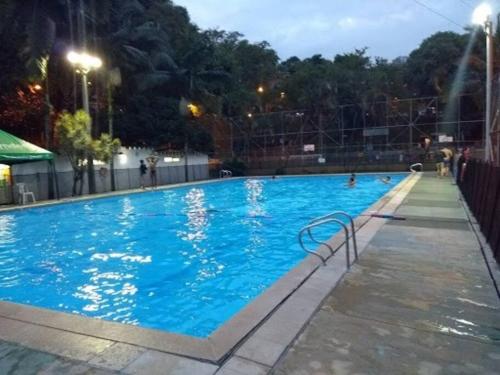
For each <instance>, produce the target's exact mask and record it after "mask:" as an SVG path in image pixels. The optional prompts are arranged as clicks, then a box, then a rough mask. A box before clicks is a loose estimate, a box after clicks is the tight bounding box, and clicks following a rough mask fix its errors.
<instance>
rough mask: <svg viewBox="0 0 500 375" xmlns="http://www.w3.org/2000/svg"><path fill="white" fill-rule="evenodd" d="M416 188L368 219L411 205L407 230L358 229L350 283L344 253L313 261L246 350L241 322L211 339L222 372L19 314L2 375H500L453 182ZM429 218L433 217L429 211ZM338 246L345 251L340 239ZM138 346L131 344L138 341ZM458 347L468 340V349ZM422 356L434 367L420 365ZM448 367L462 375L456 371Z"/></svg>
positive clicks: (487, 306) (8, 333)
mask: <svg viewBox="0 0 500 375" xmlns="http://www.w3.org/2000/svg"><path fill="white" fill-rule="evenodd" d="M418 178H419V176H416V175H414V176H412V177H410V178H409V179H407V180H406V181H405V182H404V184H402V185H401V186H400V187H399V188H398V189H396V190H394V191H392V192H391V193H390V194H388V196H386V197H384V199H382V201H381V202H378V203H377V204H375V205H374V206H373V207H371V208H370V209H373V210H377V211H379V212H381V213H392V212H394V210H395V209H397V208H398V207H399V206H400V205H401V203H403V204H402V205H401V207H400V208H399V211H398V213H399V214H400V213H401V211H404V212H405V215H407V216H409V217H410V218H411V220H408V221H407V222H400V223H399V224H400V225H392V224H394V223H395V222H390V224H391V225H385V224H388V223H387V221H386V220H383V219H367V218H366V217H365V218H359V220H357V227H358V228H359V227H361V228H360V229H359V230H358V232H357V233H358V242H359V246H360V249H361V250H366V251H365V252H363V256H362V257H361V258H360V262H359V263H357V264H356V265H355V266H354V267H353V268H352V269H351V272H350V273H348V274H347V276H345V278H344V279H343V280H342V276H343V274H344V272H345V255H344V252H343V251H342V249H341V251H339V252H338V253H337V255H336V256H335V257H333V258H331V259H330V260H329V261H328V264H327V266H325V267H322V266H321V267H320V266H319V264H318V261H317V259H314V258H313V257H308V258H306V262H304V266H303V268H304V267H305V268H306V271H307V269H309V271H308V272H309V274H310V276H308V277H307V278H306V279H305V281H304V277H303V276H304V273H303V272H300V270H295V269H294V270H293V271H292V272H290V274H288V275H287V279H286V280H285V282H283V283H281V284H278V285H277V286H276V287H275V289H277V290H275V291H277V292H278V293H279V292H280V290H281V293H282V294H281V295H287V294H286V293H288V292H287V289H289V288H290V285H295V291H294V292H293V293H292V294H290V295H288V297H286V298H285V300H284V301H282V302H281V303H280V304H279V305H278V306H277V307H276V308H275V309H274V311H273V313H272V314H269V315H268V316H267V317H266V318H265V320H264V322H263V323H262V322H261V324H260V325H258V326H257V327H256V328H254V329H253V330H251V332H250V333H249V334H246V335H244V337H245V338H244V339H242V338H241V337H240V335H241V334H242V331H241V330H238V329H236V327H237V325H238V324H240V323H242V324H243V325H245V324H244V323H245V316H243V317H242V318H241V320H240V321H239V322H238V321H236V322H233V325H232V327H229V328H231V329H228V330H226V332H224V335H220V336H219V337H215V338H213V339H215V341H217V342H216V343H215V344H216V345H213V346H212V347H211V348H212V353H208V352H207V356H209V357H211V358H218V360H217V361H216V362H213V363H208V362H206V361H204V362H203V361H198V360H194V359H190V358H186V357H182V356H178V355H173V354H170V353H168V350H161V351H159V350H154V349H152V348H151V347H144V346H141V345H134V344H130V343H128V342H120V341H113V340H107V339H105V338H101V337H99V335H98V332H94V333H95V334H96V336H97V337H96V336H94V335H93V336H87V335H85V334H84V333H83V331H85V326H83V327H82V328H81V329H80V331H79V332H80V333H78V332H74V329H72V327H69V326H67V330H65V329H54V328H50V325H49V326H47V325H48V324H49V323H50V317H51V316H50V314H49V316H48V317H47V319H46V320H44V319H43V312H41V311H40V315H41V316H42V317H40V318H38V323H37V324H35V325H33V324H27V323H26V322H25V321H23V319H24V320H25V319H26V317H23V315H22V314H19V313H17V314H16V312H15V307H13V311H12V313H11V314H10V315H9V314H7V316H5V315H4V317H3V318H0V339H3V340H5V341H4V342H3V343H0V373H6V374H17V373H19V374H30V373H33V374H35V373H43V374H58V373H64V374H66V373H71V374H84V373H95V374H109V373H115V372H120V373H127V374H200V375H203V374H218V375H238V374H239V375H241V374H266V373H269V372H272V371H275V372H276V373H279V374H294V373H296V374H316V373H317V374H321V373H326V374H329V373H337V372H338V371H340V372H338V373H351V372H352V373H355V372H365V373H392V372H394V373H416V372H418V370H419V369H420V370H422V373H433V372H432V371H434V370H439V369H448V370H457V369H458V370H459V371H460V370H462V369H463V368H465V369H467V371H469V372H470V373H477V370H478V369H481V370H483V369H484V370H485V371H483V372H485V373H488V371H489V372H490V373H495V372H494V371H495V370H496V369H497V368H500V351H499V346H498V345H499V344H498V341H499V338H498V335H499V332H500V331H499V324H498V320H499V319H498V316H499V306H498V299H494V298H496V295H494V292H493V289H492V288H493V287H492V285H491V282H490V280H489V279H488V274H487V271H486V268H485V267H484V262H483V263H481V262H482V259H481V258H480V257H479V256H478V254H477V253H478V252H479V250H478V247H477V242H475V238H474V237H473V235H472V233H471V232H470V231H469V230H468V229H467V227H464V223H465V214H464V211H463V208H461V206H460V204H459V205H458V206H457V205H456V204H455V203H456V202H458V201H457V199H456V197H457V191H456V188H455V187H452V186H451V184H450V181H448V180H437V179H435V178H434V179H430V178H427V177H425V178H423V179H421V180H419V179H418ZM415 184H416V186H414V185H415ZM436 187H439V189H436ZM410 190H411V192H410V194H409V195H408V196H407V194H408V192H409V191H410ZM439 202H441V204H439ZM443 202H444V203H443ZM434 203H435V204H434ZM428 206H429V207H432V209H433V210H434V212H433V213H432V214H429V212H428V211H426V210H425V208H426V207H428ZM370 209H369V210H370ZM440 210H441V211H440ZM454 210H455V211H454ZM429 216H431V217H432V218H431V220H438V221H440V223H441V227H439V228H440V229H436V225H433V223H432V221H431V222H430V225H427V226H426V223H427V222H428V220H429V219H428V217H429ZM456 226H458V227H456ZM466 229H467V230H466ZM339 241H340V242H339ZM332 243H334V244H337V247H338V246H340V245H339V243H341V236H336V237H334V238H333V239H332ZM402 244H404V245H402ZM322 251H325V249H322ZM479 255H480V253H479ZM311 270H312V274H311ZM302 271H304V270H302ZM339 282H340V284H339V285H338V286H337V284H338V283H339ZM422 285H424V286H425V288H421V286H422ZM335 286H337V287H336V288H335ZM422 289H424V290H422ZM332 290H333V291H332ZM283 293H284V294H283ZM325 299H326V300H325ZM261 302H262V301H261ZM267 302H269V300H268V301H267ZM261 305H262V303H261ZM441 306H442V308H441V309H439V307H441ZM456 309H459V310H456ZM254 310H255V311H256V310H258V309H256V308H254ZM462 310H463V311H464V312H463V313H457V311H462ZM33 311H36V310H33ZM251 313H252V309H250V310H248V311H247V315H251ZM460 314H462V315H460ZM384 319H385V320H384ZM495 319H496V320H495ZM35 320H36V319H35ZM70 320H71V319H70ZM69 323H71V321H70V322H69ZM246 323H248V322H246ZM469 323H471V324H472V325H471V324H469ZM304 327H305V329H304ZM94 328H96V327H94ZM233 331H234V332H233ZM300 332H302V334H301V335H300V336H299V334H300ZM457 332H458V333H457ZM136 333H139V331H136ZM233 333H234V334H233ZM495 335H496V336H495ZM130 336H133V335H129V337H127V339H128V341H132V342H134V340H135V339H137V337H135V338H134V337H130ZM298 336H299V339H298V341H295V342H294V340H295V339H296V337H298ZM180 339H181V341H182V338H180ZM213 339H212V341H213ZM158 340H159V341H161V337H158ZM209 340H210V339H209ZM455 340H461V341H460V342H459V343H460V345H461V348H462V349H460V348H457V347H456V345H457V342H455ZM138 342H141V340H138ZM13 343H17V344H13ZM292 343H293V344H292ZM153 344H154V345H153V346H155V345H158V346H160V347H161V346H162V345H163V344H162V343H161V342H156V343H153ZM212 344H213V343H212ZM478 345H479V346H478ZM231 346H232V349H231V350H228V348H230V347H231ZM424 348H425V349H426V350H427V351H426V352H425V354H426V355H425V356H424V355H422V356H420V357H419V354H421V353H420V352H422V351H424ZM205 349H206V348H205ZM218 350H219V352H217V351H218ZM462 350H463V351H466V354H464V353H462ZM412 351H413V352H414V353H415V354H414V355H412V354H411V352H412ZM194 352H196V350H194V351H193V353H194ZM384 353H385V354H384ZM433 355H434V357H433ZM188 356H189V355H188ZM405 356H406V357H408V358H406V357H405ZM395 358H399V360H398V359H395ZM412 361H413V362H412ZM446 361H448V362H446ZM450 361H453V363H454V366H455V367H449V366H452V365H450V364H449V363H450ZM477 362H479V363H477ZM384 366H385V367H384ZM446 366H448V367H446ZM460 366H462V367H460ZM464 366H465V367H464ZM481 366H482V367H481ZM337 370H338V371H337ZM379 370H380V371H379ZM462 372H463V371H462ZM480 372H481V371H480ZM435 373H438V372H435Z"/></svg>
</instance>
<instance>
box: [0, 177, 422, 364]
mask: <svg viewBox="0 0 500 375" xmlns="http://www.w3.org/2000/svg"><path fill="white" fill-rule="evenodd" d="M376 174H380V173H376ZM308 176H310V175H304V176H303V177H308ZM415 176H418V178H420V174H409V175H408V176H406V177H405V178H404V179H403V180H402V181H401V182H399V183H398V184H397V185H396V186H394V187H393V188H392V189H391V190H389V191H388V192H387V193H386V194H384V195H383V196H382V197H381V198H380V199H378V200H377V201H376V202H374V203H373V204H372V205H370V206H369V207H368V208H367V209H366V210H364V211H363V212H362V213H361V214H360V216H358V217H357V218H356V219H355V225H356V231H357V232H358V231H359V230H360V229H361V228H363V227H364V226H365V225H366V224H368V223H369V222H370V221H371V220H372V219H373V218H371V217H369V216H363V215H369V214H370V213H373V212H381V211H382V210H383V209H384V208H387V206H388V204H389V203H391V201H392V200H394V198H396V197H397V196H398V194H399V193H400V192H401V191H402V190H403V187H404V186H406V185H407V184H408V183H409V182H411V181H412V180H414V179H415ZM292 177H301V176H292ZM243 178H248V177H243ZM417 180H418V179H417ZM218 181H224V180H215V181H203V182H195V183H189V184H177V185H169V187H168V188H171V187H179V186H187V185H196V184H200V183H207V182H208V183H211V182H218ZM168 188H167V189H168ZM158 190H160V189H158ZM162 190H163V189H162ZM137 192H142V190H139V191H137ZM128 193H130V192H127V193H124V194H128ZM116 195H122V194H116ZM109 196H110V195H109V194H108V195H106V197H109ZM404 196H406V194H404ZM85 198H87V197H85ZM95 198H96V197H95V196H91V197H90V198H88V199H95ZM403 199H404V197H403V198H400V201H399V203H397V202H396V205H397V206H399V204H400V203H401V202H402V200H403ZM81 200H86V199H81ZM72 202H73V201H72ZM60 203H62V202H56V203H55V204H60ZM29 207H30V208H31V207H33V206H29ZM14 209H15V208H14ZM394 209H395V208H393V210H394ZM0 212H1V211H0ZM385 213H390V212H385ZM384 221H385V220H384ZM376 230H378V229H376ZM328 243H329V244H330V246H332V247H333V248H334V249H336V250H337V249H340V248H341V247H342V246H343V244H344V237H343V234H341V233H337V234H335V235H334V236H332V237H331V238H330V239H329V241H328ZM319 252H320V253H321V254H323V255H325V256H326V257H328V258H330V259H331V257H330V254H329V251H328V250H327V248H326V247H322V248H321V247H320V249H319ZM320 266H321V261H320V260H319V259H318V258H317V257H314V256H313V255H309V256H307V257H305V258H304V259H303V260H302V261H300V262H299V263H298V264H297V265H296V266H295V267H293V268H292V269H290V270H289V271H288V272H287V273H286V274H284V275H283V276H282V277H281V278H279V279H278V280H277V281H276V282H274V283H273V284H272V285H271V286H270V287H269V288H267V289H266V290H265V291H263V292H262V293H261V294H260V295H259V296H257V297H256V298H255V299H254V300H252V301H251V302H250V303H249V304H247V305H246V306H245V307H244V308H243V309H241V310H240V311H239V312H238V313H237V314H235V315H234V316H233V317H232V318H231V319H229V320H228V321H226V322H225V323H224V324H223V325H221V326H220V327H219V328H218V329H217V330H215V331H214V332H213V333H212V334H211V335H210V336H208V337H207V338H196V337H192V336H187V335H182V334H175V333H169V332H165V331H160V330H157V329H149V328H144V327H138V326H132V325H127V324H123V323H116V322H111V321H105V320H101V319H96V318H90V317H84V316H79V315H74V314H70V313H65V312H59V311H55V310H50V309H45V308H40V307H35V306H29V305H24V304H18V303H13V302H7V301H0V322H1V323H2V324H1V325H4V324H8V323H9V321H10V322H15V323H16V324H17V323H21V324H23V325H25V326H26V327H25V328H26V329H27V330H28V331H29V330H30V328H31V329H34V328H36V329H40V327H42V329H43V328H45V329H46V330H47V334H48V335H50V334H51V333H53V330H57V331H64V332H68V333H72V334H77V335H81V336H85V337H92V338H96V339H102V340H108V341H110V342H111V343H112V344H113V343H124V344H129V345H134V346H139V347H142V348H145V349H153V350H158V351H161V352H165V353H169V354H173V355H178V356H183V357H188V358H192V359H195V360H200V361H205V362H209V363H213V364H220V363H221V362H222V361H224V359H226V358H227V357H228V356H230V355H231V354H232V353H233V352H234V351H235V350H237V348H238V346H239V345H240V344H241V343H242V342H244V341H245V340H246V339H248V338H249V337H250V336H251V335H252V334H253V333H254V332H255V331H257V330H258V329H259V327H260V326H262V325H263V324H264V323H265V322H266V320H267V319H269V318H270V317H271V316H272V315H273V314H274V312H275V311H276V310H277V309H278V308H280V306H281V305H282V304H283V303H284V302H285V301H286V300H287V299H288V298H290V297H291V296H292V295H293V294H294V293H295V292H296V291H297V290H299V288H300V287H301V285H303V284H304V283H305V282H306V281H307V280H308V278H310V277H311V276H312V275H313V274H314V273H315V272H316V271H317V270H318V268H320ZM344 273H345V272H344ZM342 275H343V273H342ZM342 275H340V277H342ZM1 336H4V335H2V334H1V333H0V337H1ZM11 336H12V337H11V341H14V342H18V343H20V344H23V345H26V346H30V343H29V340H27V339H26V338H25V336H23V337H24V339H16V337H15V336H16V335H15V334H13V335H11ZM29 336H30V335H29V334H28V337H29ZM19 341H20V342H19Z"/></svg>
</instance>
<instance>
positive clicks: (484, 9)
mask: <svg viewBox="0 0 500 375" xmlns="http://www.w3.org/2000/svg"><path fill="white" fill-rule="evenodd" d="M492 14H493V11H492V9H491V6H490V5H489V4H487V3H482V4H481V5H479V6H478V7H476V9H474V12H473V13H472V23H473V24H475V25H484V23H485V22H486V21H487V20H488V18H489V17H490V16H491V15H492Z"/></svg>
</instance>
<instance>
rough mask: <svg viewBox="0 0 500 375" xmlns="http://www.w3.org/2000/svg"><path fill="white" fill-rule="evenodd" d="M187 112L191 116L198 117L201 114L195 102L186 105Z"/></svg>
mask: <svg viewBox="0 0 500 375" xmlns="http://www.w3.org/2000/svg"><path fill="white" fill-rule="evenodd" d="M187 107H188V109H189V112H191V114H192V115H193V117H200V116H201V108H200V107H199V106H197V105H196V104H193V103H189V104H188V105H187Z"/></svg>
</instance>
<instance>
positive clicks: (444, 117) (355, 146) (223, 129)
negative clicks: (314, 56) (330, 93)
mask: <svg viewBox="0 0 500 375" xmlns="http://www.w3.org/2000/svg"><path fill="white" fill-rule="evenodd" d="M214 128H216V129H215V130H214V131H213V134H214V138H215V143H216V145H217V148H216V150H217V152H216V157H217V158H219V159H231V158H238V159H240V160H242V161H244V162H245V163H246V164H247V165H248V167H249V168H251V169H253V168H257V169H258V168H262V166H265V167H268V168H269V166H270V165H272V166H273V167H274V168H290V167H313V166H314V167H321V164H326V165H346V164H347V165H353V164H354V165H357V164H358V162H359V161H360V160H359V159H362V160H361V162H363V163H368V162H369V163H370V164H384V163H388V162H390V163H394V162H396V163H401V164H404V163H407V162H409V161H413V162H417V161H419V162H422V160H421V156H420V155H419V153H421V151H422V150H419V146H420V145H422V143H423V141H424V140H425V139H429V140H430V141H431V143H432V147H433V148H434V150H438V149H439V148H441V147H442V146H443V145H445V144H446V143H449V141H445V140H444V138H443V136H446V137H445V138H446V139H450V140H451V139H452V143H453V145H454V146H455V147H464V146H474V147H475V148H479V147H483V143H484V135H483V130H484V129H483V128H484V110H483V108H482V106H481V104H480V103H478V100H477V97H476V96H474V95H462V96H459V97H457V98H455V99H454V100H449V99H448V98H440V97H425V98H408V99H397V98H394V99H393V100H387V101H382V102H377V101H375V102H372V103H364V104H349V105H339V106H336V107H335V108H331V109H329V110H326V109H324V110H322V111H320V112H318V111H315V112H312V111H306V110H294V111H280V112H271V113H256V114H251V115H247V116H242V117H233V118H227V119H226V121H225V122H224V121H219V122H218V123H217V124H216V126H214Z"/></svg>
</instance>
